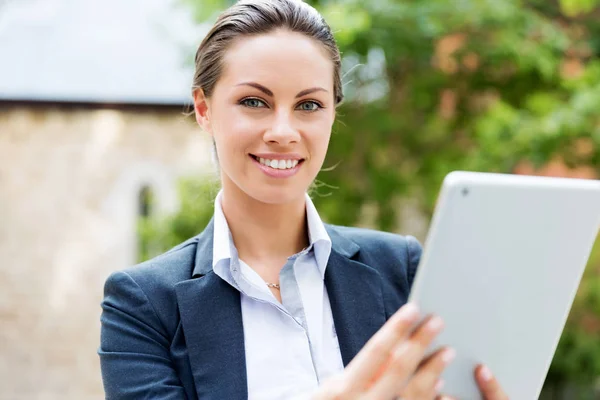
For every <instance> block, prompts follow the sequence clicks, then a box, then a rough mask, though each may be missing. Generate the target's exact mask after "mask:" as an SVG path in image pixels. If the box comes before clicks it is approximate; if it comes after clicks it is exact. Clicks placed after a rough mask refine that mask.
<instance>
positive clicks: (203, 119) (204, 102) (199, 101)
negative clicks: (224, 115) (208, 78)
mask: <svg viewBox="0 0 600 400" xmlns="http://www.w3.org/2000/svg"><path fill="white" fill-rule="evenodd" d="M193 94H194V113H195V114H196V122H198V125H200V126H201V127H202V129H203V130H204V131H206V132H208V134H209V135H211V136H212V128H211V124H210V115H209V114H210V113H209V106H208V99H207V98H206V96H205V95H204V91H203V90H202V89H196V90H194V93H193Z"/></svg>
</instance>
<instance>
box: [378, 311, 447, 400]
mask: <svg viewBox="0 0 600 400" xmlns="http://www.w3.org/2000/svg"><path fill="white" fill-rule="evenodd" d="M443 326H444V322H443V321H442V319H441V318H440V317H437V316H435V317H432V318H428V319H427V320H426V321H425V323H423V324H421V325H420V326H419V327H418V328H417V329H416V330H415V332H414V333H413V334H412V335H411V337H410V338H409V339H408V340H406V341H405V342H404V343H401V344H400V345H399V346H398V347H397V348H396V349H395V350H394V353H393V354H392V356H391V360H390V364H389V367H388V368H387V369H386V370H385V373H384V374H383V375H382V376H381V378H380V379H379V380H378V381H377V382H376V383H375V384H374V385H373V387H372V388H371V390H370V391H369V392H368V396H367V397H368V398H371V397H372V398H374V399H385V398H389V397H393V396H394V395H395V394H396V393H399V392H400V391H401V390H402V388H403V387H405V386H406V383H407V379H408V378H409V377H410V376H411V375H412V374H413V373H414V371H415V369H416V368H417V366H418V365H419V363H420V362H421V360H422V359H423V355H424V354H425V351H426V350H427V348H428V347H429V345H430V344H431V342H432V341H433V339H434V338H435V337H436V336H437V335H438V334H439V333H440V332H441V330H442V328H443Z"/></svg>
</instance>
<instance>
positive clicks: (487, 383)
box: [439, 365, 508, 400]
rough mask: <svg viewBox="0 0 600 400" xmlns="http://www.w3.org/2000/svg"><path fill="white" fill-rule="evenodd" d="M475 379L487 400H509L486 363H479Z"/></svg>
mask: <svg viewBox="0 0 600 400" xmlns="http://www.w3.org/2000/svg"><path fill="white" fill-rule="evenodd" d="M475 380H476V381H477V385H478V386H479V390H481V394H482V395H483V398H484V399H485V400H508V396H507V395H506V393H504V390H502V388H501V387H500V383H498V381H497V380H496V378H494V376H493V375H492V372H491V371H490V369H489V368H488V367H486V366H485V365H478V366H477V368H475ZM439 400H454V398H453V397H449V396H441V397H440V398H439Z"/></svg>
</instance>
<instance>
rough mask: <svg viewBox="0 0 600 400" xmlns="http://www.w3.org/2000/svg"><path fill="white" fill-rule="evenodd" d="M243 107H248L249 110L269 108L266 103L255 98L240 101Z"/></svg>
mask: <svg viewBox="0 0 600 400" xmlns="http://www.w3.org/2000/svg"><path fill="white" fill-rule="evenodd" d="M240 104H241V105H244V106H246V107H249V108H263V107H267V105H266V104H265V102H264V101H262V100H260V99H256V98H254V97H249V98H247V99H243V100H242V101H240Z"/></svg>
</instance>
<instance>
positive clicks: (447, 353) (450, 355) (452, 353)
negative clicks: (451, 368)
mask: <svg viewBox="0 0 600 400" xmlns="http://www.w3.org/2000/svg"><path fill="white" fill-rule="evenodd" d="M454 357H456V350H454V349H446V350H444V353H442V361H443V362H444V364H449V363H450V362H451V361H452V360H454Z"/></svg>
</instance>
